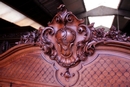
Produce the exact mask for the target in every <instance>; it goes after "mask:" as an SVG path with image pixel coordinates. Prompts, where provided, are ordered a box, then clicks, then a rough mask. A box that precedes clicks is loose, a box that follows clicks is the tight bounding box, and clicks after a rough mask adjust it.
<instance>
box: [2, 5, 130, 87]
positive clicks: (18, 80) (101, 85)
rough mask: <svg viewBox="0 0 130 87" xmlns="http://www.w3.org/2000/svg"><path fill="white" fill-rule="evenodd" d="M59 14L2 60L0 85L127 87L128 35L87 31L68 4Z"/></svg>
mask: <svg viewBox="0 0 130 87" xmlns="http://www.w3.org/2000/svg"><path fill="white" fill-rule="evenodd" d="M58 9H59V10H60V11H59V13H57V14H56V16H55V17H54V18H53V20H52V21H51V22H50V23H49V24H48V27H45V28H40V29H39V31H34V32H31V33H28V34H27V35H25V36H22V38H21V41H19V42H18V43H19V45H17V46H15V47H13V48H11V49H9V50H8V51H6V52H5V53H3V54H1V55H0V86H1V87H129V86H130V79H129V78H130V36H126V34H121V32H120V31H118V30H117V29H116V28H115V27H112V28H110V30H109V31H108V32H105V31H104V29H103V28H101V29H95V28H94V27H93V24H90V25H88V26H87V25H85V24H83V20H79V19H77V18H76V17H75V16H74V15H73V14H72V13H71V12H68V11H67V10H66V9H65V7H64V5H60V6H59V8H58ZM26 36H27V37H26Z"/></svg>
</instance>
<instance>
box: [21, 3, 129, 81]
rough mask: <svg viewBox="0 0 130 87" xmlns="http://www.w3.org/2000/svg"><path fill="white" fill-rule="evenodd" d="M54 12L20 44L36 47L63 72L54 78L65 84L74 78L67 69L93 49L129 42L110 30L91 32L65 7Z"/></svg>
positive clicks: (112, 29)
mask: <svg viewBox="0 0 130 87" xmlns="http://www.w3.org/2000/svg"><path fill="white" fill-rule="evenodd" d="M58 10H59V12H58V13H57V14H56V15H55V16H54V18H53V19H52V21H51V22H50V23H48V27H45V28H40V29H39V31H36V32H32V33H31V34H28V35H27V37H29V38H22V39H21V41H20V42H21V43H28V42H29V43H34V44H38V45H39V46H40V47H41V48H42V50H43V52H44V54H46V55H47V56H49V58H50V59H51V60H54V61H56V62H57V63H58V64H59V65H60V66H61V67H64V68H65V69H66V71H65V72H62V73H61V72H60V73H58V74H60V75H59V76H61V77H64V78H65V80H66V81H67V82H69V80H70V79H71V78H73V77H75V76H76V74H75V73H71V72H70V71H69V69H70V68H72V67H75V66H77V65H78V64H79V63H80V62H81V61H85V60H86V59H87V57H88V56H91V55H93V53H94V52H95V46H96V45H98V44H104V45H105V44H106V43H107V42H109V41H111V42H128V43H129V42H130V36H127V35H126V34H122V32H121V31H119V30H117V29H116V28H115V27H114V26H112V27H111V28H110V29H109V31H107V32H105V29H104V28H98V29H96V28H94V23H92V24H90V25H88V26H87V25H85V24H83V23H84V20H82V19H78V18H77V17H76V16H75V15H73V13H72V12H69V11H67V9H66V8H65V5H60V6H59V7H58ZM30 35H31V36H32V38H31V36H30ZM23 37H24V36H23ZM58 78H59V77H58Z"/></svg>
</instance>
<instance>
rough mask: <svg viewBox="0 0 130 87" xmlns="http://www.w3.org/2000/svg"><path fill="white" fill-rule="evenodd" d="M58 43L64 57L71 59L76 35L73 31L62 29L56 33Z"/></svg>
mask: <svg viewBox="0 0 130 87" xmlns="http://www.w3.org/2000/svg"><path fill="white" fill-rule="evenodd" d="M55 37H56V39H57V43H58V44H59V46H60V51H61V54H62V56H64V57H70V56H71V55H72V51H71V49H72V45H73V43H74V40H75V37H76V34H75V32H74V31H73V30H72V29H66V28H63V29H60V30H58V31H57V33H56V36H55Z"/></svg>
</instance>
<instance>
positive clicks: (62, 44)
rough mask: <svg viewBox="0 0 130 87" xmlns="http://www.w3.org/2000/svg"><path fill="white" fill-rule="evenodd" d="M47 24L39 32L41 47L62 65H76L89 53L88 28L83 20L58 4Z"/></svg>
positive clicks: (89, 34) (89, 33)
mask: <svg viewBox="0 0 130 87" xmlns="http://www.w3.org/2000/svg"><path fill="white" fill-rule="evenodd" d="M58 9H59V13H57V14H56V15H55V17H54V18H53V20H52V21H51V22H50V23H49V24H48V25H49V26H48V27H46V28H45V29H43V31H42V34H41V41H42V49H43V51H44V53H45V54H47V55H48V56H49V57H50V58H51V59H52V60H55V61H57V63H58V64H59V65H61V66H63V67H66V68H69V67H72V66H75V65H77V64H78V63H79V62H80V61H83V60H85V59H86V58H87V55H89V52H88V49H87V42H89V41H90V37H91V32H90V29H89V28H88V27H87V26H86V25H84V24H83V22H84V21H83V20H79V19H77V18H76V16H75V15H73V14H72V12H68V11H67V10H66V8H65V6H64V5H60V7H59V8H58Z"/></svg>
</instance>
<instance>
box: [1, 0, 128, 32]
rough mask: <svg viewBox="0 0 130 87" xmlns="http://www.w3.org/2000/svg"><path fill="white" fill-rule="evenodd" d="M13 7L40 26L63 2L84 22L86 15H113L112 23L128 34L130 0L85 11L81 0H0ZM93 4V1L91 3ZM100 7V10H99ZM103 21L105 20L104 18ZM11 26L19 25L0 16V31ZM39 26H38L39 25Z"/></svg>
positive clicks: (47, 20)
mask: <svg viewBox="0 0 130 87" xmlns="http://www.w3.org/2000/svg"><path fill="white" fill-rule="evenodd" d="M1 1H2V2H3V3H5V4H7V5H9V6H10V7H12V8H13V9H15V10H17V11H19V12H20V13H22V14H24V15H25V16H27V17H28V18H30V19H32V20H34V21H36V22H37V23H39V24H40V25H42V26H47V23H48V22H49V21H51V19H52V18H53V17H54V15H55V14H56V13H57V7H58V6H59V5H60V4H65V6H66V8H67V9H68V10H69V11H72V12H73V13H74V14H75V15H76V16H77V17H78V18H84V19H85V20H86V21H85V22H86V24H87V25H88V24H89V20H88V17H93V16H106V15H115V17H114V20H113V23H112V25H114V26H115V27H116V28H117V29H120V30H121V31H123V32H126V33H127V35H130V18H129V17H130V1H129V0H121V1H120V4H119V6H118V9H112V8H108V7H105V6H100V7H97V8H95V9H93V10H90V11H86V9H85V5H84V1H83V0H15V1H14V0H1ZM92 5H93V3H92ZM100 9H102V12H99V10H100ZM104 22H107V21H105V20H104ZM12 27H15V28H16V27H19V26H18V25H15V24H13V23H10V22H8V21H5V20H3V19H1V18H0V28H1V29H0V31H3V30H4V29H9V28H10V30H8V31H11V28H12ZM39 27H40V26H39Z"/></svg>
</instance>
